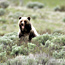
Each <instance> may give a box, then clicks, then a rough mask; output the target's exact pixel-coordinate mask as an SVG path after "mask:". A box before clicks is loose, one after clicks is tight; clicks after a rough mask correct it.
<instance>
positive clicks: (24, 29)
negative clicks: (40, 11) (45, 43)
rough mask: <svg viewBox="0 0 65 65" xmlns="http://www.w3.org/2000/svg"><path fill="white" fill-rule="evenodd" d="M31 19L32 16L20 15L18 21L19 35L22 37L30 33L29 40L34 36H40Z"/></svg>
mask: <svg viewBox="0 0 65 65" xmlns="http://www.w3.org/2000/svg"><path fill="white" fill-rule="evenodd" d="M30 19H31V18H30V17H19V22H18V25H19V32H18V36H19V38H21V37H22V36H26V35H29V41H31V39H32V38H33V37H36V36H39V34H38V33H37V31H36V30H35V28H34V27H33V25H32V24H31V22H30Z"/></svg>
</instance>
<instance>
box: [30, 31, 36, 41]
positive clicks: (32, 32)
mask: <svg viewBox="0 0 65 65" xmlns="http://www.w3.org/2000/svg"><path fill="white" fill-rule="evenodd" d="M33 37H36V35H35V33H34V31H33V30H31V31H30V34H29V41H31V39H32V38H33Z"/></svg>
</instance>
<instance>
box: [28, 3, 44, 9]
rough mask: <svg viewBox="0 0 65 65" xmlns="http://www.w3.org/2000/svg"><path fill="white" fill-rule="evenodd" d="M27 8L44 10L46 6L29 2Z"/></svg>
mask: <svg viewBox="0 0 65 65" xmlns="http://www.w3.org/2000/svg"><path fill="white" fill-rule="evenodd" d="M27 7H28V8H35V7H37V8H43V7H44V4H43V3H39V2H29V3H27Z"/></svg>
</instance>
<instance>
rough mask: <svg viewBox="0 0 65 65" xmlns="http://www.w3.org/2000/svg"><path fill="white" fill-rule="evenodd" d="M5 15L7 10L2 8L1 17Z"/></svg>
mask: <svg viewBox="0 0 65 65" xmlns="http://www.w3.org/2000/svg"><path fill="white" fill-rule="evenodd" d="M4 14H5V9H3V8H0V16H2V15H4Z"/></svg>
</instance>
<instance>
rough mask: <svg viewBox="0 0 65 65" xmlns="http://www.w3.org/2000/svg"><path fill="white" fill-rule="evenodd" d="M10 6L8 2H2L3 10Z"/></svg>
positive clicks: (0, 5)
mask: <svg viewBox="0 0 65 65" xmlns="http://www.w3.org/2000/svg"><path fill="white" fill-rule="evenodd" d="M8 6H9V3H8V2H7V1H2V2H0V7H1V8H7V7H8Z"/></svg>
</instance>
